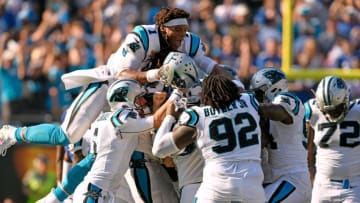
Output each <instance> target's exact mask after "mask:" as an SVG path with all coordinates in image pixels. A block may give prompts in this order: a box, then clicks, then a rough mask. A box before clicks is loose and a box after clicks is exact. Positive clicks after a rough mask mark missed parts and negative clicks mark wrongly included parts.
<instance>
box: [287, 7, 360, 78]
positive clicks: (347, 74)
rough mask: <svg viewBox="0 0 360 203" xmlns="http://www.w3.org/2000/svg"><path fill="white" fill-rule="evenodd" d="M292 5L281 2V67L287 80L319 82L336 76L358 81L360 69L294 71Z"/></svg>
mask: <svg viewBox="0 0 360 203" xmlns="http://www.w3.org/2000/svg"><path fill="white" fill-rule="evenodd" d="M293 3H294V0H282V4H283V5H282V6H283V8H282V9H283V19H282V27H283V32H282V67H281V69H282V70H283V71H284V73H285V74H286V77H287V78H288V79H289V80H298V79H300V80H303V79H312V80H316V81H320V80H321V79H322V78H323V77H325V76H328V75H336V76H339V77H341V78H343V79H346V80H356V79H357V80H360V67H358V68H355V69H343V68H336V67H334V68H321V67H319V68H315V69H295V68H292V65H293V61H292V59H293V58H292V57H293V56H292V55H293V52H292V50H293V49H292V45H293Z"/></svg>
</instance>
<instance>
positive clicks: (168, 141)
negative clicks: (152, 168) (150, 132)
mask: <svg viewBox="0 0 360 203" xmlns="http://www.w3.org/2000/svg"><path fill="white" fill-rule="evenodd" d="M174 123H175V118H174V117H173V116H170V115H167V116H166V117H165V119H164V121H163V123H162V124H161V126H160V128H159V130H158V131H157V133H156V135H155V138H154V143H153V148H152V153H153V155H154V156H157V157H159V158H164V157H166V156H169V155H171V154H174V153H176V152H177V151H179V149H178V148H177V147H176V145H175V142H174V139H173V134H172V132H170V130H171V127H172V126H173V124H174Z"/></svg>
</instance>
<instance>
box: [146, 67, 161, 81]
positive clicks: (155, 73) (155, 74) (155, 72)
mask: <svg viewBox="0 0 360 203" xmlns="http://www.w3.org/2000/svg"><path fill="white" fill-rule="evenodd" d="M146 80H147V81H148V82H155V81H158V80H159V69H152V70H148V71H146Z"/></svg>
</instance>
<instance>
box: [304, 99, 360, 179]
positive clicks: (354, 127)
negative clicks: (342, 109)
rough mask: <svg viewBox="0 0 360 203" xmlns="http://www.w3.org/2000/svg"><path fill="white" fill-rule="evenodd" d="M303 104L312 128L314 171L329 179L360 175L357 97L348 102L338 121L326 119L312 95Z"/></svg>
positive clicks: (359, 115)
mask: <svg viewBox="0 0 360 203" xmlns="http://www.w3.org/2000/svg"><path fill="white" fill-rule="evenodd" d="M305 106H306V119H307V120H308V121H309V123H310V125H311V126H312V128H313V129H314V143H315V146H316V164H315V166H316V172H317V173H320V174H322V175H324V176H326V177H329V178H332V179H344V178H347V177H351V176H356V175H360V160H359V159H358V157H359V156H360V146H359V144H360V132H359V130H360V122H359V121H360V100H355V101H353V102H351V103H350V106H349V111H348V113H347V114H346V115H345V117H344V119H343V120H341V121H340V122H331V121H328V120H327V119H326V117H325V115H324V114H323V113H322V112H321V111H320V109H319V107H318V106H317V104H316V100H315V99H310V100H309V101H308V102H307V103H306V105H305Z"/></svg>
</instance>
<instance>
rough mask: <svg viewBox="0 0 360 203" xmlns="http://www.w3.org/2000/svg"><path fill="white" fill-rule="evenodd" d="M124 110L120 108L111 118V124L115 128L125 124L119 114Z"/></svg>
mask: <svg viewBox="0 0 360 203" xmlns="http://www.w3.org/2000/svg"><path fill="white" fill-rule="evenodd" d="M123 110H124V108H120V109H119V110H117V111H116V112H115V113H114V114H113V115H112V116H111V123H112V124H113V126H114V127H119V126H121V125H122V124H123V122H121V121H120V120H119V114H120V113H121V112H122V111H123Z"/></svg>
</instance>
